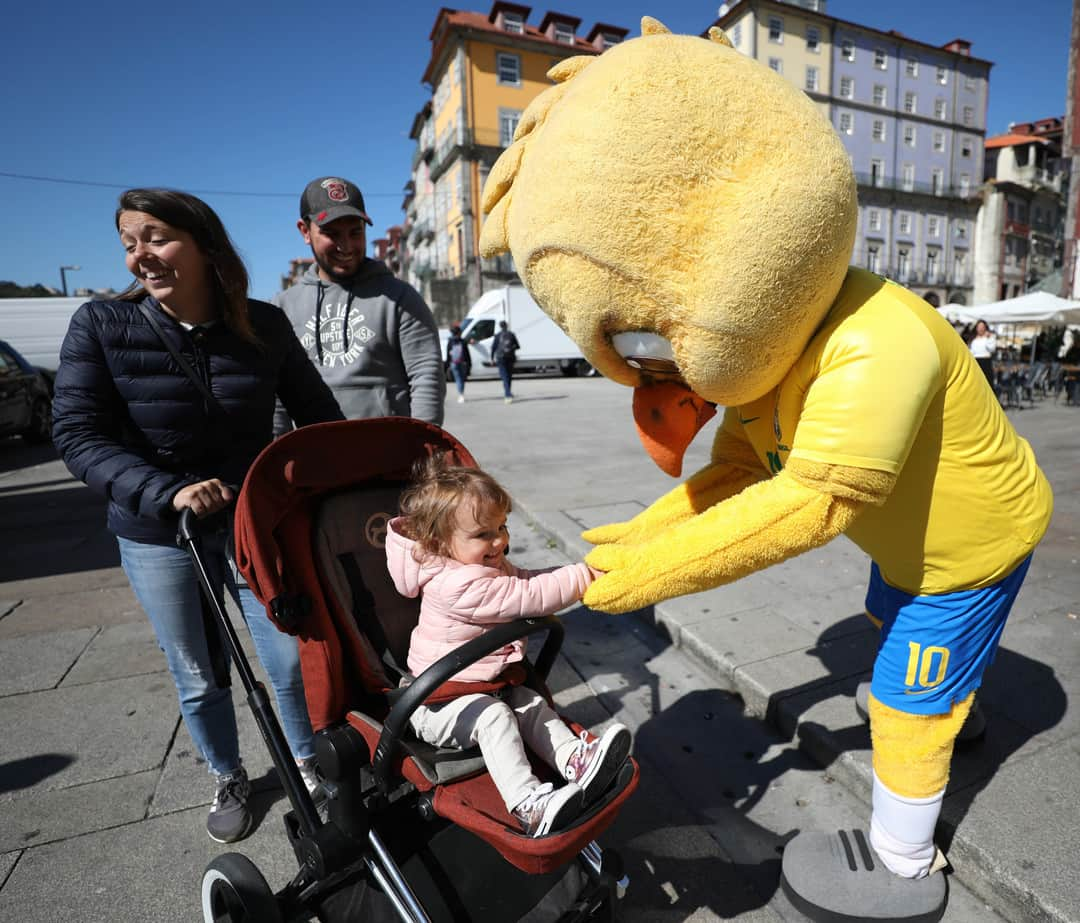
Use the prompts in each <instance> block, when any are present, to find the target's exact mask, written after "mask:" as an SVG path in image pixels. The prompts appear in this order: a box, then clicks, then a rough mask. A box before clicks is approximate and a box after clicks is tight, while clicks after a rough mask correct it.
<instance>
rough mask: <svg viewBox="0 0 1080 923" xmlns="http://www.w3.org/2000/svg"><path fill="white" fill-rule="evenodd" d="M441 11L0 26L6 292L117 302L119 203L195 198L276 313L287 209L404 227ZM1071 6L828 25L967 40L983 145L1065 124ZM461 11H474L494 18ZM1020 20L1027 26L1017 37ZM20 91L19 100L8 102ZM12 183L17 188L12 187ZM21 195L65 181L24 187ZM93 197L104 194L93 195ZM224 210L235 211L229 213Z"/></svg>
mask: <svg viewBox="0 0 1080 923" xmlns="http://www.w3.org/2000/svg"><path fill="white" fill-rule="evenodd" d="M442 5H443V4H441V3H437V2H427V0H398V2H394V3H375V2H355V0H354V2H344V0H324V2H322V3H319V4H303V3H296V2H289V3H286V2H280V0H263V2H259V3H255V2H252V0H216V2H207V0H187V2H174V3H171V4H168V3H167V4H148V3H145V2H143V3H129V2H115V0H101V2H98V3H85V2H82V0H80V2H77V3H76V2H71V0H63V2H55V0H38V2H29V3H20V4H16V5H13V6H12V7H11V8H9V9H8V10H7V11H6V13H5V26H6V29H5V31H6V34H7V39H8V40H7V41H6V42H5V49H4V56H3V59H2V61H0V69H2V70H0V73H2V74H3V81H4V85H5V92H4V93H3V95H2V98H0V125H2V126H3V130H2V132H0V209H2V214H3V216H4V233H3V239H2V247H0V279H10V280H13V281H15V282H18V283H20V284H23V285H30V284H34V283H38V282H40V283H44V284H46V285H52V286H55V287H59V286H60V273H59V267H60V266H61V265H66V264H77V265H80V266H81V267H82V269H81V271H79V272H72V273H68V286H69V288H75V287H83V286H85V287H90V288H102V287H106V286H112V287H114V288H117V289H120V288H123V287H124V286H125V285H126V284H127V282H128V280H129V276H128V275H127V273H126V271H125V269H124V265H123V259H122V251H121V249H120V246H119V243H118V242H117V239H116V234H115V231H114V229H113V223H112V222H113V219H112V215H113V210H114V209H115V206H116V199H117V196H118V195H119V193H120V191H121V189H122V188H126V187H129V186H155V185H156V186H171V187H174V188H178V189H185V190H188V191H190V192H195V193H197V194H199V195H200V196H201V197H202V198H204V199H205V200H206V201H207V202H209V203H210V205H212V206H213V207H214V209H215V210H216V211H217V212H218V214H220V215H221V217H222V220H223V221H224V222H225V226H226V227H227V228H228V230H229V232H230V234H231V235H232V237H233V239H234V240H235V242H236V243H237V245H238V247H239V249H240V250H241V252H242V253H243V255H244V257H245V260H246V262H247V264H248V268H249V270H250V272H251V277H252V295H253V296H254V297H257V298H269V297H270V296H271V295H272V294H273V293H274V292H275V291H277V289H278V288H279V285H280V276H281V274H282V273H283V272H285V271H286V269H287V268H288V263H289V260H290V259H292V258H294V257H299V256H304V255H306V251H305V248H304V245H303V241H302V240H301V239H300V236H299V234H298V233H297V231H296V229H295V222H296V218H297V203H298V198H299V194H300V191H301V190H302V189H303V187H304V185H305V183H306V182H307V181H308V180H309V179H312V178H313V177H315V176H320V175H324V174H329V173H339V174H343V175H344V176H346V177H347V178H349V179H352V180H353V181H355V182H356V183H357V184H358V185H359V186H360V188H361V190H363V192H364V195H365V199H366V202H367V207H368V212H369V214H370V215H371V216H372V218H373V219H374V221H375V227H374V228H373V232H374V234H373V235H372V236H381V235H382V233H383V232H384V231H385V229H386V228H387V227H389V226H391V225H393V224H398V223H400V222H401V221H402V218H403V214H402V212H401V203H402V198H403V196H402V187H403V186H404V184H405V183H406V182H407V180H408V178H409V165H410V159H411V156H412V152H413V144H412V142H411V141H410V140H409V137H408V132H409V127H410V125H411V123H412V119H413V116H414V115H415V114H416V112H417V111H418V110H419V109H420V107H421V106H422V105H423V103H424V101H425V100H426V99H427V98H428V97H429V95H430V94H429V92H428V88H427V87H425V86H424V85H423V84H421V82H420V77H421V75H422V74H423V71H424V68H425V66H426V64H427V60H428V56H429V54H430V50H431V46H430V43H429V41H428V35H429V34H430V31H431V27H432V25H433V23H434V21H435V15H436V13H437V11H438V10H439V8H440V6H442ZM717 6H718V2H716V0H714V2H699V0H695V2H691V0H664V2H663V3H657V2H655V0H654V2H652V3H637V2H614V0H603V2H584V0H557V2H554V0H553V3H552V4H550V5H534V6H533V8H532V9H533V12H532V15H531V16H530V18H529V21H530V22H531V23H533V24H537V23H539V21H540V19H541V18H542V17H543V14H544V12H545V11H547V10H550V9H555V10H559V11H560V12H566V13H571V14H573V15H577V16H580V17H581V18H582V20H583V24H582V28H583V29H588V28H589V27H591V26H592V24H593V23H594V22H597V21H601V22H610V23H614V24H617V25H622V26H625V27H627V28H629V29H630V30H631V34H632V35H636V34H638V32H639V23H640V19H641V16H642V15H645V14H651V15H655V16H658V18H660V19H662V20H663V21H664V23H665V24H666V25H667V26H668V27H669V28H671V29H672V31H675V32H689V33H698V32H700V31H701V30H702V29H703V28H704V27H705V26H706V25H708V24H709V23H711V22H712V20H713V18H714V16H715V14H716V10H717ZM1071 6H1072V4H1071V3H1070V2H1069V0H1027V2H1025V3H1024V4H1023V5H1022V7H1017V6H1016V4H1015V3H1012V2H1008V3H1007V2H1005V0H898V2H896V3H895V4H887V3H878V2H873V3H871V2H867V0H829V3H828V6H827V12H828V13H829V14H831V15H833V16H836V17H839V18H841V19H846V20H849V21H852V22H858V23H862V24H864V25H868V26H872V27H874V28H878V29H882V30H888V29H896V30H898V31H900V32H902V33H904V34H905V35H907V36H909V37H911V38H914V39H918V40H919V41H923V42H926V43H927V44H932V45H942V44H944V43H946V42H947V41H949V40H951V39H953V38H957V37H962V38H966V39H968V40H970V41H971V42H972V43H973V45H972V54H973V55H975V56H976V57H979V58H983V59H986V60H990V61H993V62H994V67H993V68H992V70H991V72H990V73H991V81H990V109H989V125H988V128H989V133H990V134H998V133H1000V132H1003V131H1004V130H1005V129H1006V128H1007V127H1008V124H1009V122H1022V121H1030V120H1033V119H1037V118H1044V117H1047V116H1052V115H1061V114H1062V113H1063V112H1064V108H1065V83H1066V71H1067V67H1068V40H1069V30H1070V16H1071ZM460 8H462V9H476V10H482V11H484V12H486V11H487V10H488V9H490V2H489V0H485V2H483V3H477V4H475V5H466V6H463V7H460ZM1018 13H1019V14H1020V16H1019V18H1018ZM16 87H17V88H18V89H14V88H16ZM12 174H15V175H14V176H13V175H12ZM27 177H39V178H48V179H49V180H65V181H68V182H54V181H46V180H45V179H29V178H27ZM94 184H98V185H94ZM226 193H230V194H226Z"/></svg>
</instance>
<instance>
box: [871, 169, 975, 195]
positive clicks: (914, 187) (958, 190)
mask: <svg viewBox="0 0 1080 923" xmlns="http://www.w3.org/2000/svg"><path fill="white" fill-rule="evenodd" d="M855 181H856V182H857V183H858V184H859V185H860V186H869V187H871V188H873V189H888V190H891V191H894V192H908V193H911V194H912V195H932V196H939V197H942V198H951V199H971V198H975V197H976V196H977V195H978V192H979V187H978V186H974V187H973V186H970V185H967V186H946V185H944V184H941V183H916V182H908V181H907V180H904V179H902V178H900V179H898V178H897V177H895V176H879V175H878V174H875V173H856V174H855Z"/></svg>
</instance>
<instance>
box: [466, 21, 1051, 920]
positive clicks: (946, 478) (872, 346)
mask: <svg viewBox="0 0 1080 923" xmlns="http://www.w3.org/2000/svg"><path fill="white" fill-rule="evenodd" d="M549 76H550V77H551V78H552V79H553V80H554V81H555V85H554V86H552V87H551V88H550V89H548V90H547V91H545V92H544V93H543V94H541V95H540V96H539V97H537V98H536V99H535V100H534V101H533V103H532V104H531V105H530V106H529V108H528V109H527V110H526V112H525V114H524V115H523V117H522V119H521V122H520V124H519V126H518V129H517V135H516V138H515V141H514V144H513V145H511V146H510V147H509V148H507V149H506V150H505V151H504V152H503V154H502V156H501V157H500V158H499V160H498V162H497V163H496V164H495V166H494V167H493V168H492V171H491V174H490V176H489V178H488V180H487V183H486V186H485V188H484V200H483V205H484V210H485V211H486V212H488V213H489V214H488V217H487V219H486V221H485V224H484V228H483V231H482V235H481V241H480V246H481V252H482V253H483V254H484V255H485V256H490V255H494V254H496V253H499V252H503V251H506V250H509V251H510V252H511V253H512V254H513V257H514V261H515V264H516V266H517V269H518V272H519V273H520V275H521V277H522V279H523V281H524V283H525V285H526V286H527V287H528V289H529V290H530V292H531V293H532V294H533V296H534V297H535V298H536V300H537V301H538V302H539V303H540V304H541V305H542V306H543V308H544V310H545V311H546V312H547V313H548V314H550V315H551V317H552V318H553V319H554V320H555V321H556V322H557V323H558V324H559V325H560V326H561V327H562V328H563V329H564V330H565V331H566V332H567V333H568V334H569V335H570V336H571V337H572V338H573V339H574V340H575V341H576V342H577V343H578V344H579V345H580V346H581V349H582V351H583V352H584V354H585V356H586V357H587V358H588V360H589V361H590V362H591V363H592V364H593V365H594V366H595V367H596V368H597V369H599V370H600V371H601V372H602V373H603V374H604V375H606V376H607V377H608V378H611V379H613V380H615V381H617V382H620V383H622V384H625V385H629V386H631V387H634V388H635V394H634V402H633V403H634V416H635V419H636V421H637V424H638V428H639V430H640V432H641V436H642V439H643V441H644V442H645V445H646V448H648V449H649V451H650V452H651V453H652V455H653V457H654V458H655V459H656V460H657V461H658V463H659V464H660V465H661V467H663V468H664V469H665V470H667V471H668V472H669V473H671V474H673V475H676V476H677V475H678V474H679V472H680V468H681V458H682V453H683V451H684V450H685V448H686V445H687V444H688V443H689V441H690V439H692V438H693V434H694V432H696V431H697V428H698V427H699V426H700V425H701V424H702V423H703V422H704V421H705V420H706V419H707V418H708V417H709V415H710V414H711V412H712V408H713V407H714V406H717V405H719V406H722V407H724V408H726V410H725V413H724V415H723V421H722V423H721V425H720V426H719V428H718V431H717V434H716V438H715V441H714V444H713V449H712V455H711V459H712V461H711V464H709V465H708V466H707V467H706V468H705V469H703V470H702V471H699V472H698V473H697V474H695V475H694V476H693V477H691V478H690V479H689V480H687V481H685V482H684V483H682V484H680V485H679V486H678V487H677V488H675V490H673V491H671V492H670V493H669V494H667V495H666V496H664V497H662V498H660V499H659V500H657V501H656V502H655V503H654V504H653V505H652V506H650V507H649V508H648V509H646V510H645V511H644V512H642V513H641V514H640V515H639V516H637V517H635V518H634V519H633V520H631V521H630V522H625V523H617V524H613V525H609V526H603V527H600V528H597V529H593V530H591V531H589V532H587V533H585V538H586V539H587V540H588V541H590V542H592V543H593V544H595V545H597V546H598V547H596V548H594V549H593V551H592V552H591V553H590V554H589V556H588V558H587V561H588V563H589V564H591V565H593V566H594V567H596V568H598V569H600V570H603V571H605V572H606V573H605V575H604V576H602V577H601V578H600V579H599V580H597V581H596V582H595V583H593V585H592V586H591V588H590V589H589V591H588V593H587V595H586V596H585V602H586V603H587V604H588V605H589V606H591V607H593V608H595V609H600V610H604V611H607V612H627V611H630V610H633V609H637V608H640V607H643V606H646V605H649V604H652V603H656V602H658V601H660V600H662V599H668V598H671V597H673V596H677V595H680V594H683V593H692V592H695V591H698V590H705V589H708V588H711V587H715V586H718V585H720V584H722V583H726V582H729V581H732V580H736V579H738V578H739V577H741V576H744V575H746V574H749V573H751V572H753V571H757V570H760V569H761V568H764V567H767V566H769V565H771V564H775V563H778V562H780V561H783V560H785V559H786V558H789V557H792V556H793V555H797V554H801V553H802V552H804V551H807V550H809V549H811V548H815V547H818V546H821V545H824V544H825V543H826V542H828V541H830V540H831V539H833V538H835V537H836V536H837V535H839V534H840V533H846V534H847V535H848V536H849V537H850V538H851V539H852V540H853V541H854V542H855V543H856V544H858V545H859V546H860V547H861V548H863V549H864V550H865V551H866V552H867V553H868V554H869V556H870V558H871V559H872V562H873V563H872V567H871V575H870V586H869V591H868V596H867V611H868V614H869V615H870V617H871V618H872V619H873V620H874V621H875V623H876V624H878V625H879V626H880V627H881V644H880V648H879V652H878V655H877V658H876V660H875V664H874V671H873V678H872V684H871V694H870V696H869V699H868V706H867V710H868V712H869V717H870V722H871V732H872V742H873V768H874V780H873V809H872V816H871V820H870V828H869V837H868V838H867V837H866V836H865V834H864V833H863V831H854V832H853V833H852V834H851V835H848V833H847V832H841V833H839V834H831V835H828V836H826V835H824V834H816V833H808V832H804V833H802V834H800V835H799V836H798V837H796V838H795V839H794V840H793V841H792V842H791V843H790V844H789V845H788V847H787V849H786V850H785V855H784V862H783V879H782V880H783V885H784V887H785V890H786V891H787V892H788V894H789V895H790V896H791V898H792V899H793V901H794V902H795V904H796V905H797V906H798V907H800V908H801V909H802V910H803V911H804V912H805V913H807V915H809V916H811V917H813V918H815V919H829V920H832V919H840V918H842V919H856V918H858V919H867V918H869V919H882V920H885V919H889V920H892V919H896V920H915V919H918V920H930V919H936V918H937V917H938V916H939V915H940V913H942V912H943V910H944V904H945V899H946V898H945V895H946V887H945V883H944V877H943V875H941V874H935V872H937V871H938V869H939V868H940V867H941V866H942V865H943V857H941V855H940V853H939V852H938V851H937V850H936V849H935V846H934V841H933V835H934V827H935V824H936V822H937V819H938V816H939V814H940V810H941V804H942V798H943V796H944V792H945V786H946V782H947V781H948V772H949V763H950V760H951V757H952V750H953V744H954V741H955V739H956V737H957V734H958V732H959V730H960V729H961V727H962V725H963V723H964V721H965V718H966V717H967V715H968V713H969V710H970V709H971V706H972V703H973V700H974V696H975V690H976V689H977V688H978V686H979V684H980V682H981V679H982V674H983V671H984V670H985V668H986V666H987V665H988V664H989V662H990V661H991V659H992V657H993V654H994V651H995V650H996V647H997V643H998V640H999V638H1000V634H1001V631H1002V628H1003V626H1004V622H1005V619H1006V617H1007V615H1008V612H1009V608H1010V607H1011V605H1012V602H1013V600H1014V599H1015V596H1016V593H1017V591H1018V590H1019V587H1020V584H1021V582H1022V580H1023V577H1024V574H1025V573H1026V571H1027V566H1028V563H1029V561H1030V557H1031V554H1032V551H1033V549H1034V547H1035V545H1036V544H1037V542H1038V541H1039V539H1040V538H1041V537H1042V535H1043V533H1044V531H1045V530H1046V527H1047V524H1048V522H1049V519H1050V513H1051V507H1052V498H1051V492H1050V488H1049V485H1048V484H1047V481H1046V479H1045V477H1044V476H1043V474H1042V473H1041V472H1040V470H1039V468H1038V466H1037V464H1036V462H1035V458H1034V456H1033V454H1032V451H1031V448H1030V446H1029V445H1028V444H1027V442H1025V441H1024V440H1023V439H1021V438H1019V437H1018V436H1017V434H1016V432H1015V431H1014V430H1013V428H1012V426H1011V425H1010V423H1009V422H1008V419H1007V418H1006V417H1005V415H1004V413H1003V412H1002V410H1001V408H1000V406H999V405H998V402H997V401H996V400H995V398H994V395H993V394H992V393H991V390H990V389H989V387H988V386H987V384H986V380H985V378H984V377H983V375H982V373H981V372H980V370H979V368H978V366H977V365H976V364H975V362H974V361H973V360H972V358H971V356H970V354H969V352H968V350H967V349H966V348H965V346H964V344H963V343H962V342H961V340H960V338H959V337H957V335H956V333H955V332H954V331H953V329H952V328H951V327H950V325H949V324H948V323H947V322H946V321H945V320H944V319H943V318H942V317H941V316H940V315H939V314H938V313H937V312H936V311H935V310H934V309H933V308H932V307H931V306H930V305H928V304H927V303H926V302H924V301H923V300H922V299H920V298H918V297H917V296H915V295H914V294H912V293H910V292H908V291H906V290H905V289H903V288H901V287H899V286H897V285H894V284H893V283H891V282H888V281H886V280H885V279H883V278H881V277H879V276H876V275H873V274H871V273H869V272H866V271H863V270H860V269H856V268H849V266H848V263H849V260H850V258H851V250H852V243H853V239H854V233H855V225H856V215H857V207H856V187H855V181H854V176H853V174H852V168H851V163H850V160H849V158H848V155H847V153H846V152H845V150H844V147H843V146H842V144H841V143H840V141H839V139H838V138H837V136H836V134H835V132H834V131H833V129H832V127H831V126H830V124H829V122H828V121H827V120H826V119H825V118H824V117H823V116H822V115H821V113H820V112H819V110H818V109H817V107H816V106H815V105H814V104H813V103H812V102H811V101H810V100H809V99H808V98H807V97H806V96H805V95H804V94H803V93H802V92H800V91H798V90H797V89H796V88H794V87H793V86H792V85H790V84H789V83H787V82H786V81H784V80H783V79H782V78H781V77H779V76H778V75H776V74H774V73H773V72H772V71H770V70H768V69H766V68H765V67H763V66H761V65H760V64H758V63H757V62H755V61H753V60H752V59H750V58H747V57H745V56H743V55H741V54H739V53H737V52H736V51H734V50H733V49H732V48H731V47H730V44H729V43H728V42H727V39H726V38H725V37H724V36H723V34H722V33H721V32H720V31H719V30H717V29H713V30H711V32H710V36H709V40H706V39H701V38H696V37H691V36H679V35H672V34H670V33H669V32H668V30H667V29H666V28H665V27H664V26H662V25H661V24H660V23H658V22H656V21H655V20H652V19H649V18H646V19H644V20H643V21H642V36H641V37H640V38H637V39H633V40H631V41H627V42H624V43H623V44H621V45H616V46H614V47H613V48H610V49H609V50H607V51H606V52H604V54H602V55H600V56H599V57H586V58H571V59H568V60H566V61H563V62H561V63H560V64H558V65H557V66H556V67H554V68H553V69H552V71H551V72H550V75H549Z"/></svg>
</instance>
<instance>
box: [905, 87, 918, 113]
mask: <svg viewBox="0 0 1080 923" xmlns="http://www.w3.org/2000/svg"><path fill="white" fill-rule="evenodd" d="M904 111H905V112H907V113H909V114H910V115H914V114H915V113H916V112H918V111H919V98H918V97H917V96H916V95H915V94H914V93H912V92H910V91H909V92H907V93H905V94H904Z"/></svg>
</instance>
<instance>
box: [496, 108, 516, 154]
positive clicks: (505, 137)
mask: <svg viewBox="0 0 1080 923" xmlns="http://www.w3.org/2000/svg"><path fill="white" fill-rule="evenodd" d="M520 120H521V110H520V109H500V110H499V144H500V145H502V146H503V147H509V146H510V145H511V144H513V143H514V132H515V131H517V127H518V122H519V121H520Z"/></svg>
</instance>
